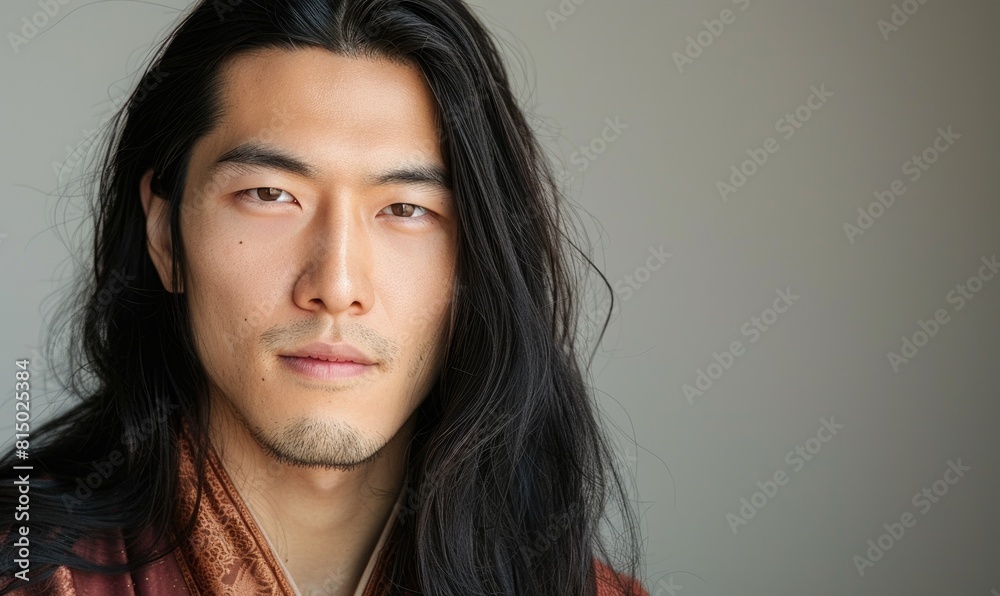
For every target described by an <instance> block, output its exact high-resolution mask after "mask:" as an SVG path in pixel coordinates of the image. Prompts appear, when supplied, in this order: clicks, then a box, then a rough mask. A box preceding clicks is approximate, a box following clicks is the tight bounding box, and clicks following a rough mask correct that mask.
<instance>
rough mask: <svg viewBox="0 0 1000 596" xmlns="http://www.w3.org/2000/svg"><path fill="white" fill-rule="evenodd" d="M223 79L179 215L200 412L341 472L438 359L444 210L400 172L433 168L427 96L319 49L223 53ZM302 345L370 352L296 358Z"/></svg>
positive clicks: (426, 185)
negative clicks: (202, 385)
mask: <svg viewBox="0 0 1000 596" xmlns="http://www.w3.org/2000/svg"><path fill="white" fill-rule="evenodd" d="M222 81H223V88H222V99H223V103H222V108H223V117H222V120H221V122H220V124H219V125H218V126H217V127H216V128H215V129H214V130H213V131H212V132H211V134H209V135H207V136H205V137H203V138H202V139H200V140H199V142H198V143H197V144H196V145H195V146H194V151H193V154H192V157H191V161H190V165H189V169H188V177H187V181H186V184H185V188H184V201H183V203H182V204H184V208H183V209H182V210H181V218H180V230H181V235H182V238H183V245H184V251H185V255H186V257H187V269H186V270H185V272H184V285H183V288H180V290H181V291H183V292H184V293H185V294H186V296H187V300H188V304H189V311H190V315H191V321H192V327H193V333H194V338H195V344H196V346H195V347H196V350H197V353H198V356H199V358H200V359H201V362H202V364H203V365H204V367H205V369H206V371H207V373H208V377H209V381H210V386H211V395H210V399H211V400H212V404H213V416H214V415H216V414H215V412H218V413H219V414H221V415H222V418H223V419H226V420H228V421H229V423H230V424H232V425H234V426H236V425H238V426H242V427H243V428H245V429H246V430H248V431H249V432H250V433H251V434H252V435H253V436H254V437H255V438H256V440H257V442H258V443H260V444H261V445H262V446H263V447H264V448H265V449H266V450H268V451H271V452H273V454H274V455H276V456H277V458H278V459H279V460H283V461H286V462H289V463H298V464H307V465H308V464H312V465H326V466H340V467H345V468H350V467H351V466H354V465H356V464H359V463H362V462H364V461H367V460H368V459H369V458H371V457H372V456H373V455H374V454H376V452H377V451H378V450H379V449H380V448H381V447H383V446H384V445H385V444H386V443H387V442H388V441H389V440H390V439H391V438H392V437H393V436H394V435H395V434H396V433H397V431H398V430H399V429H400V428H401V427H402V426H403V424H404V423H405V422H406V421H407V420H408V419H409V418H410V416H411V414H412V413H413V412H414V410H415V409H416V407H417V406H418V405H419V404H420V402H421V401H422V400H423V399H424V397H425V396H426V394H427V392H428V391H429V390H430V388H431V386H432V385H433V383H434V379H435V375H436V374H437V372H438V370H439V368H440V356H441V352H442V350H443V348H444V343H443V342H444V339H445V333H446V325H447V319H448V312H449V307H450V300H451V296H452V290H453V286H454V277H453V276H454V266H455V253H456V246H457V244H456V236H457V229H456V226H457V217H456V213H455V207H454V205H453V203H452V196H451V193H450V191H449V190H448V189H447V188H446V187H442V186H441V185H439V184H436V183H434V182H433V181H429V180H428V179H427V178H428V176H424V175H414V174H415V173H416V174H427V173H433V172H434V170H437V171H438V173H439V174H440V173H443V172H444V165H445V164H444V160H443V158H442V155H441V151H440V144H439V137H438V134H437V133H438V131H437V128H436V124H435V119H434V116H435V110H436V108H435V102H434V98H433V95H432V94H431V91H430V89H429V87H428V86H427V84H426V82H425V81H424V79H423V77H422V75H421V74H420V71H419V70H418V69H417V68H416V67H411V66H403V65H399V64H393V63H389V62H385V61H373V60H369V59H354V58H346V57H343V56H340V55H336V54H333V53H330V52H328V51H326V50H322V49H303V50H295V51H282V50H268V51H266V52H258V53H255V54H252V55H243V56H239V57H237V58H235V59H234V60H232V61H231V62H230V63H228V64H227V66H226V68H225V69H224V70H223V77H222ZM164 125H169V122H165V123H164ZM238 148H242V149H238ZM234 149H238V150H236V151H234ZM262 150H263V151H265V152H267V153H269V154H275V155H276V154H281V155H283V156H287V157H292V158H294V159H295V160H297V161H299V162H302V163H301V164H294V165H293V164H291V163H288V161H287V160H284V161H282V160H280V159H278V160H276V159H273V158H269V157H266V156H264V155H263V154H262ZM299 165H304V166H306V168H308V171H307V172H306V171H301V170H302V168H300V167H299ZM296 170H299V171H296ZM430 178H433V176H431V177H430ZM421 179H423V180H422V181H421ZM443 180H444V182H445V184H447V181H448V177H447V175H446V174H445V176H444V178H443ZM154 261H156V257H155V256H154ZM157 264H158V268H159V270H160V276H161V279H163V280H164V285H165V286H166V287H168V288H169V287H170V286H169V285H168V284H169V270H168V269H167V265H168V263H164V264H163V265H161V264H160V263H159V262H158V263H157ZM175 290H176V288H175ZM314 342H320V343H325V344H331V345H332V346H333V347H334V348H336V347H337V344H345V343H346V344H351V345H353V346H354V347H355V348H356V349H357V350H359V351H360V352H362V353H363V354H364V355H366V356H367V357H368V358H369V359H371V360H373V361H374V362H375V364H371V365H358V364H344V363H341V364H334V363H331V362H329V361H326V362H325V361H322V360H318V359H315V358H311V357H308V354H309V353H313V354H314V355H316V353H317V352H320V351H322V350H321V349H320V350H317V349H316V348H307V347H306V346H307V345H308V344H312V343H314ZM296 356H297V357H296Z"/></svg>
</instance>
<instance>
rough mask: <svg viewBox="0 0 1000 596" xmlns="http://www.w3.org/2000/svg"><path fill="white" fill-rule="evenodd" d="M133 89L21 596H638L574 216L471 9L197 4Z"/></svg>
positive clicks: (40, 486) (45, 448)
mask: <svg viewBox="0 0 1000 596" xmlns="http://www.w3.org/2000/svg"><path fill="white" fill-rule="evenodd" d="M154 79H155V81H156V82H155V83H150V81H153V80H154ZM138 89H141V91H142V92H141V94H140V93H139V92H138V90H137V92H136V93H135V94H133V96H132V97H131V98H130V100H129V101H128V102H126V104H125V106H124V108H123V111H122V114H121V119H120V120H119V121H118V122H116V127H117V128H116V130H115V135H114V141H113V145H112V146H111V147H110V148H109V151H108V153H107V155H106V161H105V163H104V164H103V165H102V178H101V188H100V190H99V192H98V201H99V202H98V219H97V221H96V225H95V229H96V243H95V248H96V251H95V271H94V278H95V280H96V281H95V283H94V284H93V285H92V286H90V287H89V288H88V290H87V292H85V293H84V295H86V296H87V297H88V298H87V303H86V304H84V305H82V307H81V312H82V313H84V314H83V320H82V325H81V327H80V328H79V329H78V330H77V335H75V336H74V339H75V341H76V342H77V343H76V345H77V349H76V350H73V351H71V352H70V354H69V356H68V357H69V358H70V359H72V361H73V362H80V364H81V366H80V367H75V366H74V367H73V368H74V370H77V371H78V372H76V373H75V374H77V375H81V376H82V375H84V373H89V374H90V375H91V376H90V377H88V378H87V379H86V380H87V381H89V382H90V385H89V386H88V387H87V388H86V389H83V387H84V386H85V383H84V382H83V381H81V382H79V383H77V384H72V383H69V385H71V386H73V387H74V388H80V390H79V391H78V394H79V397H80V400H81V401H80V403H79V404H78V405H76V406H75V407H73V408H72V409H70V410H68V411H67V412H66V413H64V414H63V415H61V416H60V417H59V418H58V419H56V420H54V421H53V422H51V423H49V424H48V425H47V426H46V427H45V428H44V429H42V430H40V431H38V432H36V433H35V436H34V440H33V444H34V447H33V451H32V452H31V455H32V460H33V462H34V465H33V472H32V473H33V474H34V475H35V476H33V478H32V479H31V488H30V491H31V492H30V494H31V498H32V504H31V510H30V519H25V520H23V521H24V522H25V523H24V524H23V526H20V525H15V526H12V527H9V528H8V531H7V533H6V537H5V539H4V542H3V556H4V559H3V561H4V563H3V570H4V575H5V576H6V577H7V578H10V579H9V581H6V582H5V585H4V586H3V587H4V589H5V590H15V591H17V592H16V593H21V592H20V591H21V590H23V593H49V594H53V593H54V594H331V595H337V596H340V595H351V594H355V595H362V594H363V595H365V596H371V595H375V594H378V595H382V594H405V593H413V594H418V593H424V594H434V595H438V594H463V595H464V594H485V593H491V594H499V593H503V594H547V595H551V594H573V595H576V594H588V595H589V594H609V595H610V594H626V593H635V594H640V593H644V592H643V591H642V589H641V588H640V587H639V586H638V584H637V582H634V581H633V580H631V577H632V576H634V575H635V571H636V568H635V564H636V562H637V546H636V545H637V540H636V538H635V529H634V527H633V526H632V525H630V524H634V521H633V518H632V517H631V512H630V511H629V510H628V506H627V503H625V502H624V501H623V503H622V505H623V511H624V514H625V515H624V517H623V519H624V520H625V522H624V523H625V524H626V527H625V528H624V535H625V536H626V540H625V542H624V543H623V544H624V546H623V547H622V548H621V550H622V552H624V553H625V554H624V557H623V558H622V560H623V561H625V565H616V566H615V567H617V568H618V569H619V572H618V573H616V572H615V571H612V569H613V567H612V562H611V561H610V559H611V557H610V555H609V552H608V550H606V549H605V547H604V545H603V544H602V542H601V540H600V533H599V526H598V523H599V521H600V519H601V515H602V513H603V508H604V506H605V503H606V502H607V499H608V497H616V496H617V497H621V498H622V499H624V491H622V490H621V483H620V480H619V479H618V476H617V472H616V471H615V468H614V467H613V465H612V459H611V456H610V453H611V452H610V450H609V449H608V447H607V443H606V442H605V439H604V437H603V436H602V434H601V431H600V427H599V425H598V422H597V419H596V417H595V414H594V411H593V409H592V405H591V403H590V400H589V396H588V395H587V392H586V390H585V386H584V384H583V382H582V375H581V373H580V370H579V368H578V363H577V356H576V353H575V351H574V349H573V332H574V326H573V325H574V321H575V313H574V311H573V308H574V304H575V302H574V301H573V300H572V296H573V294H572V290H573V288H572V287H571V284H570V277H568V275H567V264H566V263H564V259H565V256H564V254H563V250H564V249H563V247H562V246H561V245H560V236H559V219H558V217H557V215H558V212H557V211H556V199H557V198H558V192H557V190H556V189H555V186H554V184H553V183H552V176H551V175H550V174H549V170H548V167H547V165H546V164H545V162H544V161H543V160H542V158H541V152H540V150H539V148H538V146H537V144H536V142H535V140H534V137H533V136H532V133H531V130H530V128H529V127H528V126H527V124H526V121H525V119H524V117H523V114H522V113H521V112H520V110H519V108H518V107H517V105H516V102H515V100H514V98H513V95H512V93H511V91H510V88H509V84H508V81H507V77H506V74H505V72H504V70H503V66H502V62H501V60H500V56H499V54H498V52H497V51H496V48H495V47H494V45H493V44H492V42H491V41H490V39H489V36H488V35H487V33H486V31H485V29H484V28H483V27H482V25H481V24H480V23H479V22H478V21H477V20H476V19H475V18H474V17H473V16H472V14H471V13H470V12H469V10H468V9H467V7H466V6H465V5H464V4H462V3H461V2H460V1H459V0H411V1H406V0H400V1H390V0H284V1H281V2H273V1H271V2H257V1H250V0H244V1H242V2H241V1H239V0H235V1H229V2H221V1H220V0H215V2H202V3H200V4H198V5H197V6H195V7H194V9H193V11H192V12H191V14H190V15H189V16H188V17H187V18H186V19H185V20H184V21H183V23H181V25H180V26H179V27H178V29H177V30H176V31H175V32H174V33H173V35H172V36H171V38H170V39H169V40H167V42H166V44H165V45H164V48H163V50H162V52H161V53H160V54H159V55H158V58H157V59H156V61H155V62H154V64H153V65H152V66H151V67H150V69H149V70H148V71H147V73H146V76H145V77H144V79H143V82H141V84H140V86H139V88H138ZM122 279H124V280H128V282H127V283H126V284H124V285H122V284H121V283H120V280H122ZM112 280H115V283H117V284H118V285H117V286H116V290H117V291H114V292H110V293H111V294H112V298H111V299H108V298H107V296H108V293H109V291H110V289H111V283H112ZM76 359H79V360H76ZM73 380H79V378H78V377H74V379H73ZM4 463H5V466H4V470H5V472H4V473H6V474H10V473H11V472H9V471H10V470H12V465H14V464H15V463H20V464H24V463H29V464H30V463H31V462H30V461H29V462H16V461H15V460H12V459H10V458H8V460H6V461H5V462H4ZM609 489H610V490H609ZM0 491H2V492H0V495H2V496H3V498H4V504H5V505H9V506H10V508H11V510H12V509H13V508H14V504H15V501H16V500H17V498H18V497H17V495H18V488H17V487H16V486H15V485H14V484H13V483H12V482H10V481H9V480H8V481H5V482H4V483H3V486H2V488H0ZM616 491H617V492H616ZM18 523H20V522H18ZM22 528H23V529H22ZM619 531H621V530H619ZM22 536H24V537H25V538H23V539H22ZM629 540H631V542H629ZM18 541H21V542H20V543H19V542H18ZM29 542H30V546H25V544H28V543H29ZM21 548H24V549H26V551H27V552H28V553H29V555H27V556H20V553H21V550H20V549H21ZM12 561H14V562H13V563H12Z"/></svg>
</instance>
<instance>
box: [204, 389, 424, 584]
mask: <svg viewBox="0 0 1000 596" xmlns="http://www.w3.org/2000/svg"><path fill="white" fill-rule="evenodd" d="M225 410H226V408H225V407H222V408H218V409H216V412H218V414H219V415H218V416H213V417H212V418H213V420H212V423H211V426H210V435H209V436H210V438H211V441H212V446H213V448H214V449H215V450H216V452H217V453H218V454H219V458H220V460H221V461H222V464H223V466H224V467H225V468H226V471H227V473H228V474H229V476H230V477H231V479H232V481H233V484H234V485H235V486H236V488H237V490H239V492H240V496H241V497H242V498H243V500H244V502H245V503H246V505H247V507H248V508H249V509H250V511H251V512H253V514H254V518H255V519H256V520H257V523H258V525H259V527H260V529H261V531H262V532H263V533H264V535H265V536H267V538H268V540H269V541H270V543H271V545H272V547H273V549H274V551H275V552H274V554H275V556H276V558H277V559H278V560H279V561H281V562H282V563H283V564H284V566H285V569H286V570H287V573H288V575H290V576H291V577H290V579H291V580H292V583H294V584H295V585H296V587H297V588H298V589H299V591H300V592H301V593H303V594H310V593H322V594H329V595H335V596H341V595H343V596H351V595H352V594H354V593H355V589H356V587H357V586H358V584H359V582H360V581H361V579H362V576H363V574H364V571H365V568H366V566H367V565H368V562H369V559H370V558H372V557H373V556H374V555H376V554H377V553H375V552H374V550H375V547H376V545H377V543H378V540H379V538H380V536H381V534H382V530H383V529H384V527H385V525H386V523H387V522H388V521H389V516H390V515H391V514H392V510H393V507H394V505H395V503H396V499H397V497H398V496H399V493H400V492H401V491H402V488H403V482H404V479H405V473H406V465H405V464H406V453H407V446H408V445H409V442H410V439H411V437H412V434H413V429H414V425H415V422H416V416H415V415H414V416H411V417H410V419H409V420H407V422H406V423H405V424H404V425H403V427H402V428H401V429H400V431H399V432H398V433H397V434H396V435H395V436H394V437H393V438H392V440H390V441H389V442H388V443H387V444H386V445H385V446H384V447H383V448H382V450H381V452H380V454H379V456H378V457H375V458H373V459H372V460H371V461H369V462H368V463H366V464H364V465H362V466H360V467H357V468H354V469H352V470H349V471H345V470H341V469H327V468H305V467H298V466H291V465H287V464H285V463H280V462H278V461H277V460H275V459H274V458H273V457H271V456H269V455H268V454H267V453H266V452H265V450H264V449H263V448H262V447H261V446H260V445H259V444H258V443H257V442H256V440H255V439H254V438H253V436H252V435H251V434H250V432H249V431H248V430H247V429H246V427H245V426H244V425H243V424H242V423H240V422H239V421H237V419H236V418H235V416H233V415H232V413H231V412H227V411H225Z"/></svg>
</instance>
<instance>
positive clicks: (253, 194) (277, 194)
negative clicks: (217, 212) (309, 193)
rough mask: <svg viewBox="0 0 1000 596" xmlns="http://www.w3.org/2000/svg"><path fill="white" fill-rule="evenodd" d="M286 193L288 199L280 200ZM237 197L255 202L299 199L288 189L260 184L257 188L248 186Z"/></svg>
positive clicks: (294, 200) (286, 201) (287, 201)
mask: <svg viewBox="0 0 1000 596" xmlns="http://www.w3.org/2000/svg"><path fill="white" fill-rule="evenodd" d="M282 195H284V196H285V197H287V199H286V200H283V201H279V200H278V199H279V198H281V196H282ZM237 197H239V198H241V199H245V200H247V201H251V202H255V203H297V202H298V201H297V200H296V199H295V197H293V196H292V195H290V194H289V193H288V191H286V190H281V189H280V188H274V187H270V186H259V187H257V188H248V189H245V190H242V191H240V192H239V193H237Z"/></svg>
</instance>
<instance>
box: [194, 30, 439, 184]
mask: <svg viewBox="0 0 1000 596" xmlns="http://www.w3.org/2000/svg"><path fill="white" fill-rule="evenodd" d="M219 84H220V87H219V97H220V100H221V109H222V114H221V118H220V120H219V122H218V124H217V125H216V126H215V128H214V129H213V130H212V131H211V132H210V133H209V134H208V135H207V136H206V137H204V138H203V139H201V141H200V142H199V143H198V145H197V146H196V147H195V153H194V157H195V159H194V160H193V161H194V163H193V164H192V166H193V168H194V169H195V170H197V169H198V167H199V165H205V164H206V162H209V161H211V160H213V159H215V158H216V157H218V156H219V155H221V154H222V153H224V152H226V151H228V150H230V149H232V148H233V147H235V146H237V145H239V144H243V143H246V142H248V141H250V142H258V143H263V144H268V145H273V146H277V147H283V148H286V149H288V150H289V151H291V152H294V153H297V154H301V155H308V156H309V157H310V160H311V161H312V162H313V163H315V165H317V166H318V168H319V169H320V170H321V171H324V172H332V171H334V170H337V171H341V172H351V171H356V172H359V173H360V172H361V171H362V170H366V171H370V170H372V169H377V168H378V166H379V165H385V166H389V165H393V164H396V163H398V162H400V161H422V162H427V163H433V164H440V163H442V156H441V147H440V135H439V132H438V121H437V111H438V109H437V104H436V102H435V99H434V96H433V93H432V92H431V90H430V87H429V86H428V85H427V82H426V80H425V79H424V77H423V75H422V73H421V72H420V69H419V68H418V67H416V66H415V65H411V64H400V63H398V62H391V61H388V60H383V59H371V58H351V57H346V56H342V55H339V54H335V53H333V52H330V51H328V50H325V49H322V48H304V49H297V50H283V49H267V50H259V51H254V52H252V53H246V54H241V55H238V56H235V57H233V58H231V59H230V60H229V61H227V62H226V63H225V64H224V65H223V66H222V67H221V69H220V73H219ZM192 173H193V174H196V172H192Z"/></svg>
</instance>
